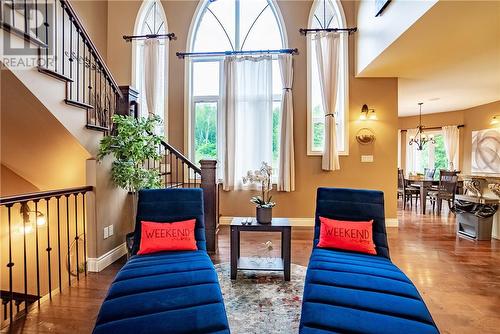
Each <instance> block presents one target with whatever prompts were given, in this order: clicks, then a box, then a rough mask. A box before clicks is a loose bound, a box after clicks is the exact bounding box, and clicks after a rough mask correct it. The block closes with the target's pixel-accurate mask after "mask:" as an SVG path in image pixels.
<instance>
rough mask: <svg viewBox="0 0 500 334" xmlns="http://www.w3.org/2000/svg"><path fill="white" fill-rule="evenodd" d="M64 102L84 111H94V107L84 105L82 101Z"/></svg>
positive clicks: (65, 100)
mask: <svg viewBox="0 0 500 334" xmlns="http://www.w3.org/2000/svg"><path fill="white" fill-rule="evenodd" d="M64 102H66V104H69V105H71V106H74V107H78V108H82V109H94V106H93V105H90V104H87V103H83V102H80V101H76V100H71V99H64Z"/></svg>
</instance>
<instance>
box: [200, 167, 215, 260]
mask: <svg viewBox="0 0 500 334" xmlns="http://www.w3.org/2000/svg"><path fill="white" fill-rule="evenodd" d="M200 164H201V188H202V189H203V203H204V210H205V233H206V240H207V251H208V252H211V253H214V252H215V250H216V237H217V218H218V217H217V199H216V197H217V182H216V170H217V169H216V168H217V161H216V160H201V161H200ZM195 175H196V174H195Z"/></svg>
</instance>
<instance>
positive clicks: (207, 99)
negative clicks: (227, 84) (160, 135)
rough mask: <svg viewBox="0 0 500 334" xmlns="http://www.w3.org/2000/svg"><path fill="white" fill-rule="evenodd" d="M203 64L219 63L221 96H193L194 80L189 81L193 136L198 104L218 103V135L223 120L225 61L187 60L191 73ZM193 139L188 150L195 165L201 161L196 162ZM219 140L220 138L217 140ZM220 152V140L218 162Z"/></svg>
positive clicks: (190, 128)
mask: <svg viewBox="0 0 500 334" xmlns="http://www.w3.org/2000/svg"><path fill="white" fill-rule="evenodd" d="M201 62H207V63H208V62H210V63H215V62H218V63H219V94H218V95H193V92H194V89H193V80H189V82H190V87H189V91H190V92H191V94H190V106H189V110H190V113H191V115H190V116H191V117H190V118H189V119H190V121H189V131H188V132H189V133H190V134H191V135H192V134H194V128H195V117H194V112H195V110H196V108H195V106H196V103H203V102H206V103H217V119H216V133H217V134H219V125H220V124H219V121H220V120H221V117H222V114H221V112H222V111H221V108H220V107H221V103H222V99H221V92H222V89H223V85H222V80H221V78H222V72H223V70H222V69H223V66H224V63H223V62H224V60H223V59H222V58H220V57H206V58H192V59H188V60H187V63H189V68H190V73H191V72H192V71H193V65H194V64H195V63H201ZM191 138H192V139H191V140H190V141H189V150H188V154H189V155H188V156H189V158H190V160H191V161H193V162H194V163H195V164H198V163H199V161H194V159H195V152H196V150H195V147H194V144H195V141H194V136H193V137H191ZM217 139H219V138H217ZM220 154H221V152H220V150H219V140H217V160H219V161H220V158H221V157H220Z"/></svg>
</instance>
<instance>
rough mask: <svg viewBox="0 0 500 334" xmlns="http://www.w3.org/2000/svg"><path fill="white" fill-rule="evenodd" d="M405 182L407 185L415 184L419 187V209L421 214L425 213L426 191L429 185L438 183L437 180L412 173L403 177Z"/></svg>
mask: <svg viewBox="0 0 500 334" xmlns="http://www.w3.org/2000/svg"><path fill="white" fill-rule="evenodd" d="M405 182H406V184H408V185H415V186H417V187H418V188H419V189H420V210H421V212H422V214H423V215H425V209H426V204H427V193H428V191H429V189H430V188H431V186H433V185H438V184H439V180H435V179H433V178H430V177H424V176H415V175H413V176H407V177H405Z"/></svg>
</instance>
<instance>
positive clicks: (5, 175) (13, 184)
mask: <svg viewBox="0 0 500 334" xmlns="http://www.w3.org/2000/svg"><path fill="white" fill-rule="evenodd" d="M0 168H1V169H0V196H12V195H19V194H26V193H32V192H35V191H38V190H39V189H38V188H37V187H35V185H33V184H32V183H30V182H29V181H27V180H25V179H24V178H23V177H21V176H19V175H18V174H16V173H14V172H13V171H12V170H11V169H10V168H8V167H7V166H4V165H1V166H0Z"/></svg>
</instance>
